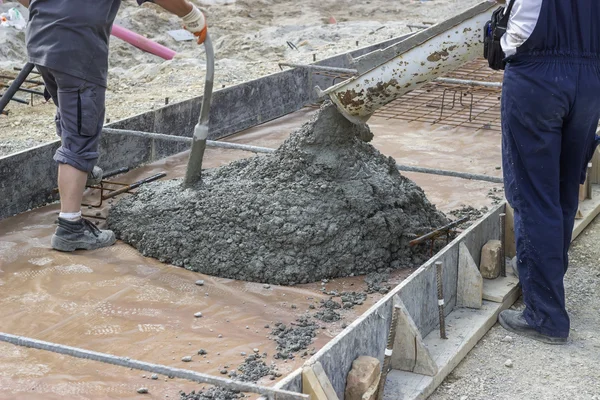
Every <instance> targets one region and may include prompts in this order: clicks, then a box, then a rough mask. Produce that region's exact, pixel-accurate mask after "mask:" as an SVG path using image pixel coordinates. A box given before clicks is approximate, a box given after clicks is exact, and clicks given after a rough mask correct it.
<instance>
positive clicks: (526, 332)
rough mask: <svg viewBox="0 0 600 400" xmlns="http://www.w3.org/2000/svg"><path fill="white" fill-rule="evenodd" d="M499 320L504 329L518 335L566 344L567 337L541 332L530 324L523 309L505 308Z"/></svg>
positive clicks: (544, 341) (540, 340)
mask: <svg viewBox="0 0 600 400" xmlns="http://www.w3.org/2000/svg"><path fill="white" fill-rule="evenodd" d="M498 322H500V325H502V327H503V328H504V329H506V330H507V331H509V332H513V333H516V334H517V335H521V336H525V337H528V338H531V339H534V340H537V341H539V342H543V343H547V344H565V343H567V338H562V337H556V336H548V335H544V334H541V333H539V332H538V331H536V330H535V329H534V328H532V327H531V326H529V324H528V323H527V321H526V320H525V317H523V312H522V311H515V310H504V311H502V312H501V313H500V316H498Z"/></svg>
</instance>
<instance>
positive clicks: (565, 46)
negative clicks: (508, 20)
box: [516, 0, 600, 61]
mask: <svg viewBox="0 0 600 400" xmlns="http://www.w3.org/2000/svg"><path fill="white" fill-rule="evenodd" d="M598 15H600V1H598V0H543V2H542V7H541V10H540V15H539V19H538V22H537V24H536V26H535V29H534V30H533V33H532V34H531V36H530V37H529V39H528V40H527V41H525V43H523V45H522V46H520V47H519V48H518V49H517V57H516V59H528V60H531V61H533V58H535V57H540V58H542V59H547V58H548V57H550V58H569V59H591V60H596V59H600V23H599V21H598V19H597V16H598Z"/></svg>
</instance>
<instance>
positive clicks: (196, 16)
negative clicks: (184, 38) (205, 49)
mask: <svg viewBox="0 0 600 400" xmlns="http://www.w3.org/2000/svg"><path fill="white" fill-rule="evenodd" d="M181 20H182V21H183V27H184V28H185V29H186V30H188V31H190V32H192V33H193V34H194V36H196V37H197V38H198V44H202V43H204V41H205V40H206V32H207V31H208V26H207V25H206V18H205V17H204V14H202V11H200V10H199V9H198V7H196V6H193V8H192V11H190V13H189V14H188V15H186V16H184V17H181Z"/></svg>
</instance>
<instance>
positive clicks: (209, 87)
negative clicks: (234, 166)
mask: <svg viewBox="0 0 600 400" xmlns="http://www.w3.org/2000/svg"><path fill="white" fill-rule="evenodd" d="M204 48H205V49H206V77H205V81H204V96H203V97H202V108H201V110H200V118H199V119H198V124H197V125H196V127H195V128H194V136H193V137H192V151H191V152H190V158H189V160H188V166H187V171H186V174H185V179H184V181H183V184H184V186H192V185H194V184H195V183H197V182H198V181H199V180H200V179H201V178H202V159H203V158H204V150H206V140H207V139H208V119H209V116H210V104H211V101H212V91H213V81H214V75H215V53H214V49H213V45H212V41H211V40H210V35H209V34H208V33H207V34H206V39H205V40H204Z"/></svg>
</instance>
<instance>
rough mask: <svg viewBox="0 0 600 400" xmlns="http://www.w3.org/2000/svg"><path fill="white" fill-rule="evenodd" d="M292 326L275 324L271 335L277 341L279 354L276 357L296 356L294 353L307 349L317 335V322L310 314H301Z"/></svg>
mask: <svg viewBox="0 0 600 400" xmlns="http://www.w3.org/2000/svg"><path fill="white" fill-rule="evenodd" d="M290 325H291V326H286V325H285V324H282V323H277V324H275V328H274V329H273V331H271V335H272V336H273V337H274V340H275V342H277V354H275V359H284V360H285V359H288V358H294V353H297V352H299V351H300V350H305V349H307V348H308V346H309V345H310V344H311V343H312V341H313V338H314V337H315V336H317V329H318V328H319V327H318V326H317V324H315V323H314V322H313V321H311V319H310V317H309V316H306V315H303V316H300V317H299V318H298V319H297V320H296V322H292V323H291V324H290Z"/></svg>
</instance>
